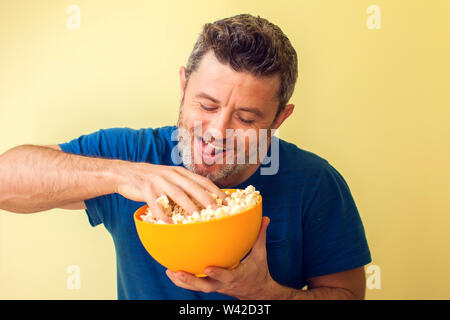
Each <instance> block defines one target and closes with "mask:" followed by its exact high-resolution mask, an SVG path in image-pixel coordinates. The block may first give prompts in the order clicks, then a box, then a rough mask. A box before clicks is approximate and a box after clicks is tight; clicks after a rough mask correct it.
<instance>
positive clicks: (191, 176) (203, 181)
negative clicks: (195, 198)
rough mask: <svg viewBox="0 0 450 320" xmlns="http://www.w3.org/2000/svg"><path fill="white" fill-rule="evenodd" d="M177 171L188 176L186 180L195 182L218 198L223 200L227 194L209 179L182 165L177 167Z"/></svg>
mask: <svg viewBox="0 0 450 320" xmlns="http://www.w3.org/2000/svg"><path fill="white" fill-rule="evenodd" d="M178 173H180V174H182V175H183V176H185V177H186V178H188V180H190V181H194V182H196V183H197V184H198V185H199V186H201V187H202V188H203V189H205V190H208V191H209V192H211V193H213V194H215V195H217V196H218V197H219V198H221V199H222V201H225V198H226V197H227V194H226V193H225V192H223V191H222V190H221V189H220V188H219V187H218V186H216V185H215V184H214V183H213V182H212V181H211V180H210V179H208V178H206V177H203V176H201V175H199V174H195V173H193V172H190V171H189V170H187V169H185V168H183V167H179V169H178ZM214 203H215V202H214Z"/></svg>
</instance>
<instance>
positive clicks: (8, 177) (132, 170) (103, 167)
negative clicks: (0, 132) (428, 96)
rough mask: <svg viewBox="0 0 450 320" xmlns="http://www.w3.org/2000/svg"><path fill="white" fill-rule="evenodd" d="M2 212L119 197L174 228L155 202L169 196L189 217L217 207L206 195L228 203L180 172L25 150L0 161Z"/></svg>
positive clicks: (201, 180)
mask: <svg viewBox="0 0 450 320" xmlns="http://www.w3.org/2000/svg"><path fill="white" fill-rule="evenodd" d="M0 181H1V183H0V209H4V210H7V211H12V212H17V213H31V212H38V211H44V210H48V209H53V208H65V209H83V208H85V205H84V203H83V201H84V200H86V199H91V198H95V197H98V196H101V195H105V194H111V193H119V194H121V195H122V196H124V197H125V198H128V199H130V200H134V201H139V202H147V204H148V205H149V207H150V209H151V210H152V211H153V213H154V214H155V216H156V217H157V218H159V219H162V220H165V221H166V222H169V223H170V222H171V221H170V219H169V218H168V217H167V216H166V215H165V214H164V211H163V210H162V208H160V207H159V206H158V205H157V204H156V199H157V198H158V197H159V196H161V195H167V196H168V197H170V198H172V199H173V200H174V201H175V202H176V203H178V204H179V205H180V206H181V207H183V208H184V209H185V210H186V211H188V212H190V213H193V212H194V211H198V210H199V208H198V207H197V205H196V204H195V203H194V202H193V199H195V200H197V202H198V203H200V204H202V205H203V206H204V207H207V206H208V205H211V206H213V207H215V206H217V204H216V202H215V201H214V200H213V198H212V197H211V196H210V195H209V194H208V193H207V192H206V191H209V192H212V193H215V194H216V195H218V196H219V197H221V198H222V199H225V197H226V194H225V193H224V192H223V191H221V190H220V189H219V188H218V187H217V186H216V185H215V184H214V183H212V182H211V181H210V180H209V179H207V178H205V177H202V176H199V175H197V174H194V173H192V172H189V171H188V170H186V169H185V168H182V167H174V166H164V165H154V164H149V163H138V162H129V161H123V160H116V159H103V158H94V157H85V156H80V155H74V154H69V153H65V152H62V151H61V149H60V148H59V146H57V145H53V146H47V147H45V146H36V145H22V146H18V147H15V148H12V149H10V150H8V151H7V152H5V153H4V154H2V155H0Z"/></svg>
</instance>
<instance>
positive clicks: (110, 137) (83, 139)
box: [59, 128, 161, 228]
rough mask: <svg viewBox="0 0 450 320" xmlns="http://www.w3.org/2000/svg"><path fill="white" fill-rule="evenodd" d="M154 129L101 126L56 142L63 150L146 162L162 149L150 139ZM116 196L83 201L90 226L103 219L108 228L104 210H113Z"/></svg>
mask: <svg viewBox="0 0 450 320" xmlns="http://www.w3.org/2000/svg"><path fill="white" fill-rule="evenodd" d="M153 133H154V130H152V129H140V130H134V129H130V128H109V129H100V130H99V131H96V132H93V133H91V134H87V135H82V136H80V137H78V138H76V139H73V140H72V141H70V142H67V143H61V144H59V146H60V147H61V149H62V151H64V152H67V153H72V154H77V155H82V156H88V157H100V158H105V159H121V160H126V161H134V162H145V161H147V160H148V158H152V157H154V156H155V155H158V154H160V152H161V150H160V148H161V146H160V145H158V143H152V138H153V137H154V136H153ZM117 196H118V195H117V194H109V195H103V196H99V197H95V198H92V199H86V200H85V201H84V203H85V205H86V213H87V215H88V219H89V223H90V224H91V225H92V226H96V225H98V224H100V223H103V224H104V225H105V227H107V228H108V226H109V225H110V223H111V221H110V219H111V217H110V215H108V214H105V213H106V212H112V211H113V208H112V206H114V203H115V202H117Z"/></svg>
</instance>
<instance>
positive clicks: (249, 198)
mask: <svg viewBox="0 0 450 320" xmlns="http://www.w3.org/2000/svg"><path fill="white" fill-rule="evenodd" d="M208 193H209V194H210V195H211V197H212V198H213V199H215V201H216V203H217V204H218V206H219V207H218V208H217V209H215V210H214V209H212V208H211V205H208V206H207V207H206V208H203V209H201V210H200V212H197V211H195V212H194V213H193V214H192V215H189V214H188V213H187V212H186V211H185V210H184V209H183V208H181V207H180V206H179V205H178V204H176V203H174V202H173V201H172V200H171V199H169V198H168V197H167V196H165V195H164V196H161V197H159V198H158V199H156V202H157V203H158V205H159V206H160V207H161V208H162V209H163V210H164V213H165V214H166V215H167V216H169V217H171V218H172V222H173V223H174V224H185V223H195V222H202V221H209V220H215V219H220V218H224V217H227V216H231V215H234V214H237V213H239V212H242V211H244V210H247V209H249V208H251V207H253V206H255V205H256V204H257V203H258V200H259V195H260V193H259V191H256V190H255V187H254V186H252V185H249V186H247V188H245V189H244V190H236V191H235V192H233V193H230V192H229V191H228V190H226V191H225V194H226V195H227V197H226V199H225V201H226V203H227V204H226V205H224V204H223V203H222V199H220V198H219V197H218V196H217V195H216V194H213V193H210V192H208ZM193 201H194V203H195V204H196V205H197V206H198V207H199V208H201V207H202V205H201V204H199V203H198V202H197V201H195V200H194V199H193ZM140 218H141V220H142V221H144V222H149V223H157V224H166V223H165V222H164V221H162V220H156V218H155V217H154V216H153V213H152V212H151V210H150V208H148V209H147V212H146V214H143V215H141V216H140Z"/></svg>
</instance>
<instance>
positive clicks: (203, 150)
mask: <svg viewBox="0 0 450 320" xmlns="http://www.w3.org/2000/svg"><path fill="white" fill-rule="evenodd" d="M195 148H196V150H197V152H198V153H199V154H200V155H201V156H202V157H203V159H207V160H215V159H218V158H219V157H223V156H224V155H225V154H226V152H227V148H226V147H224V146H223V145H215V144H212V143H210V142H207V141H206V140H205V139H203V138H202V137H195Z"/></svg>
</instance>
